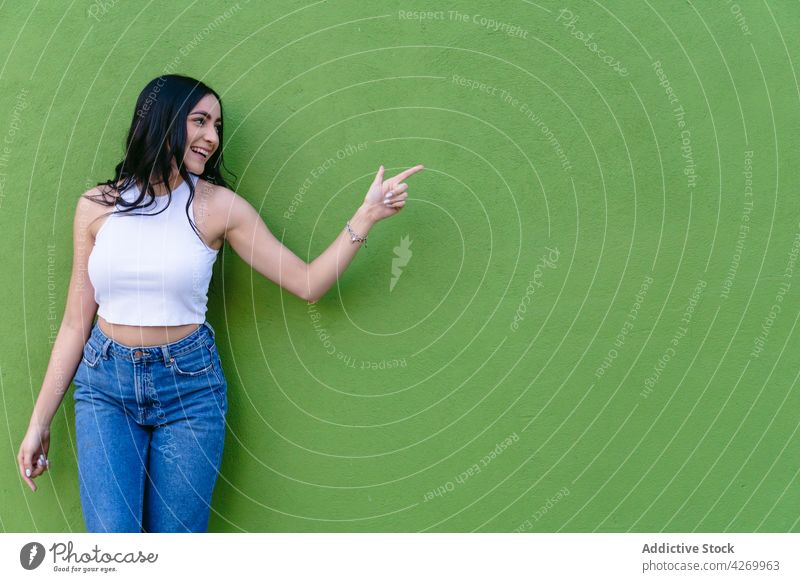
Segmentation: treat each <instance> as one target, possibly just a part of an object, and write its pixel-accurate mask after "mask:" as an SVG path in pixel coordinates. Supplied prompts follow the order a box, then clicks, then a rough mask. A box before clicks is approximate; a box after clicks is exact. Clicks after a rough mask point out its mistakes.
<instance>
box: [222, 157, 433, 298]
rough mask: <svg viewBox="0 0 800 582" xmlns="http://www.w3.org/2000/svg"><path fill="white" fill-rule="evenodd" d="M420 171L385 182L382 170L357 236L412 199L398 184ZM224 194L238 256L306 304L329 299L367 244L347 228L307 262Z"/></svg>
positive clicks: (356, 219)
mask: <svg viewBox="0 0 800 582" xmlns="http://www.w3.org/2000/svg"><path fill="white" fill-rule="evenodd" d="M422 168H423V167H422V166H415V167H414V168H410V169H409V170H406V171H405V172H402V173H400V174H398V175H397V176H394V177H393V178H391V179H389V180H387V181H386V182H384V181H383V166H381V169H380V170H379V171H378V174H377V175H376V176H375V180H374V181H373V183H372V185H371V186H370V190H369V192H368V193H367V196H366V198H365V199H364V202H363V204H362V205H361V206H360V207H359V208H358V210H357V211H356V213H355V214H354V215H353V217H352V218H351V219H350V228H351V229H352V230H353V232H355V233H356V234H357V235H360V236H367V233H369V231H370V229H371V228H372V226H373V225H374V224H375V223H376V222H378V221H379V220H382V219H383V218H387V217H389V216H392V215H394V214H396V213H397V212H399V210H400V209H401V208H402V207H403V205H404V204H405V199H406V198H407V197H408V194H407V193H405V190H406V188H407V185H406V184H400V182H401V181H402V180H404V179H405V178H406V177H408V176H410V175H411V174H413V173H415V172H418V171H419V170H421V169H422ZM390 189H391V190H392V192H393V194H394V195H393V196H392V198H391V199H390V200H389V201H388V204H387V203H385V202H384V194H385V193H387V192H388V191H389V190H390ZM220 191H221V192H224V193H225V196H226V198H227V201H228V204H227V209H226V212H227V216H228V219H227V225H226V238H227V239H228V242H230V244H231V247H232V248H233V249H234V250H235V251H236V254H238V255H239V256H240V257H241V258H242V260H244V261H245V262H247V263H248V264H249V265H250V266H251V267H253V268H254V269H255V270H256V271H258V272H259V273H261V274H262V275H264V276H265V277H266V278H268V279H269V280H270V281H273V282H274V283H277V284H278V285H280V286H281V287H283V288H284V289H286V290H287V291H289V292H290V293H293V294H294V295H296V296H298V297H300V298H301V299H304V300H306V301H310V302H316V301H317V300H319V299H320V298H321V297H322V296H323V295H325V293H326V292H327V291H328V290H329V289H330V288H331V287H332V286H333V284H334V283H335V282H336V280H337V279H338V278H339V276H340V275H341V274H342V272H344V270H345V269H346V268H347V266H348V265H349V264H350V262H351V261H352V260H353V257H354V256H355V254H356V252H357V251H358V249H359V248H360V247H361V246H362V244H363V243H360V242H356V243H354V242H352V241H351V239H350V234H349V233H348V232H347V229H346V227H345V226H344V225H343V226H342V230H341V231H340V232H339V234H338V236H337V237H336V239H335V240H334V241H333V242H332V243H331V244H330V245H329V246H328V248H326V249H325V250H324V251H323V252H322V254H320V255H319V256H318V257H317V258H316V259H314V260H313V261H312V262H311V263H310V264H308V263H306V262H305V261H304V260H302V259H301V258H300V257H298V256H297V255H295V254H294V253H293V252H292V251H290V250H289V249H288V248H286V247H285V246H284V245H283V244H282V243H281V242H280V241H279V240H278V239H277V238H275V236H274V235H273V234H272V233H271V232H270V231H269V229H268V228H267V226H266V224H264V221H263V220H262V219H261V216H259V214H258V212H257V211H256V210H255V208H253V207H252V206H251V205H250V204H249V203H248V202H247V201H246V200H245V199H244V198H241V197H240V196H238V195H237V194H235V193H234V192H232V191H230V190H226V189H222V190H220Z"/></svg>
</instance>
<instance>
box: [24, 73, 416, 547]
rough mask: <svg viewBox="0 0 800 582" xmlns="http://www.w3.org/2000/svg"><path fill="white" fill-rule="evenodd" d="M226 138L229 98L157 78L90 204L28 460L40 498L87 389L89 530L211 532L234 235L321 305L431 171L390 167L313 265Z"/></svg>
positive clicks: (250, 258) (83, 424)
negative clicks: (412, 184)
mask: <svg viewBox="0 0 800 582" xmlns="http://www.w3.org/2000/svg"><path fill="white" fill-rule="evenodd" d="M222 135H223V116H222V103H221V100H220V97H219V95H218V94H217V93H216V92H215V91H213V90H212V89H211V88H209V87H208V86H206V85H205V84H203V83H201V82H199V81H197V80H195V79H192V78H189V77H185V76H181V75H166V76H162V77H158V78H156V79H153V80H152V81H151V82H150V83H148V84H147V86H146V87H145V88H144V90H143V91H142V92H141V94H140V95H139V98H138V101H137V103H136V111H135V113H134V116H133V122H132V124H131V127H130V130H129V132H128V138H127V141H126V152H125V156H124V158H123V160H122V161H121V162H120V163H119V164H118V165H117V167H116V171H115V176H114V178H113V179H112V180H109V181H108V182H101V183H100V184H98V185H97V187H95V188H93V189H91V190H89V191H87V192H86V193H84V195H82V196H81V197H80V199H79V200H78V203H77V206H76V211H75V220H74V226H73V242H74V260H73V267H72V278H71V281H70V285H69V291H68V296H67V304H66V309H65V313H64V318H63V321H62V323H61V327H60V330H59V333H58V336H57V338H56V341H55V344H54V345H53V351H52V355H51V357H50V363H49V365H48V368H47V373H46V374H45V378H44V382H43V384H42V388H41V391H40V394H39V397H38V399H37V401H36V404H35V406H34V409H33V414H32V416H31V420H30V423H29V426H28V430H27V433H26V434H25V437H24V439H23V441H22V444H21V446H20V449H19V454H18V462H19V470H20V473H21V475H22V478H23V479H24V480H25V482H26V483H27V484H28V486H29V487H30V488H31V489H32V490H33V491H36V485H35V484H34V482H33V479H35V478H37V477H39V476H40V475H42V473H44V472H45V471H46V470H47V469H48V468H49V464H50V460H49V459H48V458H47V453H48V450H49V448H50V423H51V421H52V419H53V416H54V415H55V413H56V410H57V409H58V407H59V405H60V404H61V401H62V399H63V395H64V393H65V392H66V391H67V389H68V388H69V384H70V382H73V381H74V384H75V392H74V399H75V429H76V441H77V447H78V473H79V490H80V499H81V507H82V510H83V516H84V521H85V523H86V528H87V530H88V531H90V532H140V531H146V532H175V531H181V532H186V531H189V532H200V531H206V529H207V527H208V517H209V511H210V504H211V494H212V491H213V489H214V485H215V483H216V478H217V473H218V471H219V467H220V462H221V458H222V449H223V439H224V435H225V415H226V412H227V383H226V380H225V375H224V373H223V370H222V367H221V365H220V360H219V356H218V353H217V347H216V344H215V341H214V330H213V328H212V327H211V325H210V324H209V323H208V322H206V320H205V313H206V303H207V292H208V284H209V281H210V278H211V269H212V266H213V264H214V261H215V260H216V257H217V254H218V252H219V249H220V248H221V247H222V244H223V242H224V241H225V240H227V241H228V242H229V243H230V245H231V247H232V248H233V250H235V251H236V253H237V254H238V255H239V256H240V257H241V258H242V259H243V260H244V261H246V262H247V263H248V264H249V265H251V266H252V267H253V268H254V269H255V270H256V271H258V272H259V273H261V274H262V275H263V276H265V277H267V278H268V279H270V280H271V281H273V282H275V283H277V284H278V285H281V286H282V287H283V288H285V289H286V290H287V291H289V292H291V293H293V294H295V295H297V296H298V297H300V298H301V299H304V300H306V301H311V302H314V301H317V300H318V299H319V298H320V297H321V296H322V295H323V294H324V293H325V292H326V291H327V290H328V289H330V287H331V286H332V285H333V283H334V282H335V281H336V279H337V277H338V276H339V274H340V273H342V272H343V271H344V270H345V269H346V268H347V266H348V265H349V264H350V262H351V260H352V259H353V257H354V256H355V253H356V251H357V250H358V249H359V247H360V246H361V244H362V243H364V242H366V235H367V233H368V232H369V230H370V229H371V227H372V226H373V225H374V224H375V223H376V222H378V221H379V220H382V219H384V218H388V217H390V216H394V215H395V214H397V213H398V212H399V211H400V210H401V209H402V208H403V206H404V204H405V200H406V198H407V197H408V192H407V184H405V183H404V182H403V181H404V180H405V179H406V178H408V177H409V176H411V175H412V174H414V173H416V172H419V171H420V170H422V169H423V166H422V165H418V166H414V167H412V168H409V169H407V170H405V171H403V172H401V173H399V174H397V175H396V176H394V177H392V178H389V179H388V180H384V179H383V173H384V168H383V166H381V167H380V168H379V170H378V173H377V175H376V176H375V179H374V180H373V182H372V184H371V185H370V188H369V191H368V192H367V195H366V197H365V199H364V202H363V203H362V204H361V206H360V207H359V208H358V210H357V211H356V213H355V214H354V215H353V217H352V218H351V219H350V220H349V221H348V222H347V224H346V225H345V226H344V227H343V228H342V231H341V233H340V234H339V235H338V236H337V237H336V239H335V240H334V241H333V243H331V245H330V246H329V247H328V248H327V249H326V250H325V251H324V252H323V253H322V254H321V255H320V256H319V257H317V258H316V259H315V260H314V261H313V262H311V263H310V264H309V263H306V262H305V261H303V260H301V259H300V258H299V257H297V256H296V255H294V254H293V253H292V252H291V251H290V250H289V249H287V248H286V247H285V246H283V245H282V244H281V243H280V241H278V240H277V239H276V238H275V237H274V236H273V235H272V234H271V233H270V231H269V230H268V229H267V226H266V225H265V224H264V222H263V221H262V219H261V217H260V216H259V214H258V212H257V211H256V210H255V209H254V208H253V207H252V206H251V205H250V204H249V203H248V202H247V201H246V200H245V199H244V198H241V197H240V196H238V195H237V194H236V193H235V192H233V191H232V190H230V189H228V188H227V184H226V182H225V180H224V179H223V178H222V176H221V174H220V167H221V165H222V150H223V147H222V146H223V143H222ZM109 207H113V209H112V210H111V212H108V209H109ZM95 313H96V314H97V316H98V317H97V320H96V321H95Z"/></svg>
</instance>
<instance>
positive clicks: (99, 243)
mask: <svg viewBox="0 0 800 582" xmlns="http://www.w3.org/2000/svg"><path fill="white" fill-rule="evenodd" d="M189 176H191V178H192V182H193V184H195V185H196V184H197V180H198V176H196V175H195V174H189ZM138 195H139V188H138V187H137V186H135V185H134V186H132V187H131V188H128V189H127V190H125V191H124V192H122V193H121V196H122V198H123V199H124V200H126V201H129V202H131V201H133V200H135V199H136V198H137V197H138ZM167 198H168V196H166V195H164V196H156V198H155V202H154V203H153V204H151V205H150V206H146V207H144V208H137V209H136V210H133V211H131V212H129V213H125V214H110V215H108V216H107V218H106V220H105V222H104V223H103V224H102V225H101V226H100V230H99V231H98V232H97V236H96V237H95V244H94V248H93V249H92V252H91V254H90V255H89V263H88V274H89V280H90V281H91V282H92V285H93V286H94V300H95V303H97V306H98V309H97V314H98V315H100V316H101V317H103V319H105V320H106V321H108V322H109V323H117V324H120V325H137V326H148V325H184V324H188V323H203V322H204V321H205V314H206V304H207V303H208V284H209V282H210V281H211V269H212V267H213V266H214V261H216V259H217V254H218V253H219V250H216V249H212V248H210V247H208V246H206V244H205V243H204V242H203V241H201V240H200V238H198V236H197V234H195V232H194V230H193V229H192V226H191V224H189V221H188V219H187V217H186V201H187V200H188V199H189V185H188V184H187V183H186V182H182V183H181V185H180V186H178V188H176V189H175V190H174V191H173V192H172V201H171V202H170V203H169V207H168V208H167V209H166V210H164V212H162V213H161V214H158V215H155V216H144V214H152V213H154V212H158V211H159V210H161V209H162V208H164V207H165V206H166V205H167ZM146 199H147V198H145V200H146ZM195 199H196V196H195ZM193 202H194V200H193ZM117 208H120V207H119V206H117V205H115V209H117ZM189 216H191V217H192V221H194V220H195V218H194V212H193V209H192V208H191V207H190V208H189ZM195 226H196V223H195Z"/></svg>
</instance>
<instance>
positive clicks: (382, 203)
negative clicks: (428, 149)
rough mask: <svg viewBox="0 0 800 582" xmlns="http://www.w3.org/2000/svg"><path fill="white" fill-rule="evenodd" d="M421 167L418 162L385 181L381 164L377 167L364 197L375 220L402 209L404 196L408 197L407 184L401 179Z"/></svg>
mask: <svg viewBox="0 0 800 582" xmlns="http://www.w3.org/2000/svg"><path fill="white" fill-rule="evenodd" d="M423 169H425V166H423V165H422V164H419V165H417V166H414V167H413V168H409V169H407V170H404V171H402V172H400V173H399V174H397V175H396V176H393V177H391V178H389V179H388V180H386V181H384V179H383V172H384V168H383V166H381V167H380V168H379V169H378V173H377V175H376V176H375V179H374V180H373V181H372V185H371V186H370V187H369V191H368V192H367V196H366V198H364V206H366V207H368V209H369V213H370V215H371V216H372V217H373V218H374V219H375V222H377V221H379V220H383V219H384V218H389V217H390V216H394V215H395V214H397V213H398V212H400V210H402V208H403V207H404V206H405V204H406V198H408V184H406V183H405V182H404V181H403V180H405V179H406V178H408V177H409V176H411V175H412V174H416V173H417V172H419V171H421V170H423Z"/></svg>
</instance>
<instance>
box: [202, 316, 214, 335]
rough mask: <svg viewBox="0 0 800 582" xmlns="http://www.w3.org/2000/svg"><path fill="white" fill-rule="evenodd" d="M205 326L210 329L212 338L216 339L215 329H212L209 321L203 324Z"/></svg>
mask: <svg viewBox="0 0 800 582" xmlns="http://www.w3.org/2000/svg"><path fill="white" fill-rule="evenodd" d="M203 324H204V325H205V326H206V327H208V330H209V331H210V332H211V337H212V338H216V334H215V333H214V328H213V327H211V324H210V323H208V320H205V321H204V322H203Z"/></svg>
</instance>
